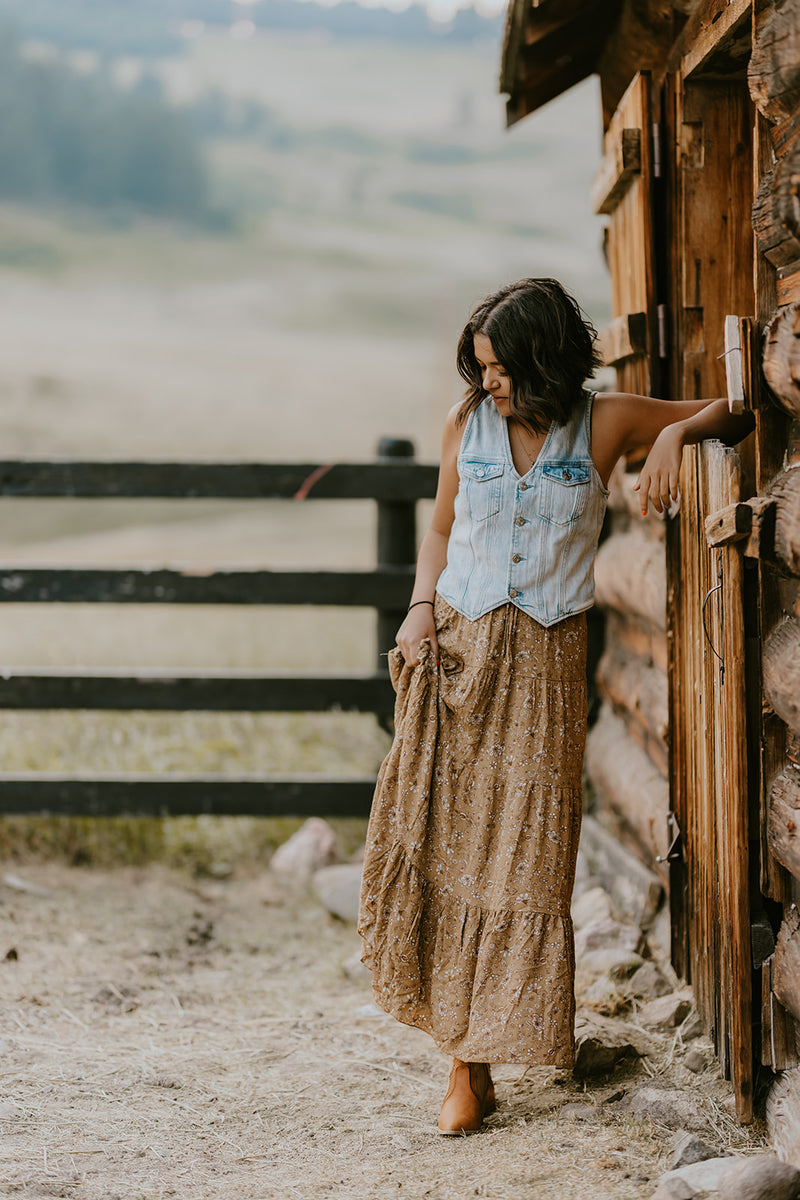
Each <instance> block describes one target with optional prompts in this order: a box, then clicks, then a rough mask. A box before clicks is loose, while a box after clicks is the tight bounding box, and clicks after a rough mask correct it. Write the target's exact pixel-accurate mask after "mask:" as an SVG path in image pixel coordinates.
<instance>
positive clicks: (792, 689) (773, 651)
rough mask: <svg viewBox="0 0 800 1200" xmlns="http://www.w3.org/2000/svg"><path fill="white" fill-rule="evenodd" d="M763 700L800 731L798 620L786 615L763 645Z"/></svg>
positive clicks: (793, 728)
mask: <svg viewBox="0 0 800 1200" xmlns="http://www.w3.org/2000/svg"><path fill="white" fill-rule="evenodd" d="M763 671H764V699H765V700H766V702H767V704H769V706H770V708H771V709H772V711H773V712H775V713H777V715H778V716H779V717H780V719H781V720H782V721H785V722H786V724H787V725H788V726H789V728H790V729H792V730H794V731H795V732H796V733H797V732H800V621H797V620H796V619H795V618H793V617H788V618H787V619H786V620H785V621H782V622H781V624H780V625H778V627H777V628H776V629H775V630H774V632H773V633H771V634H770V636H769V637H768V638H767V641H766V642H765V644H764V656H763Z"/></svg>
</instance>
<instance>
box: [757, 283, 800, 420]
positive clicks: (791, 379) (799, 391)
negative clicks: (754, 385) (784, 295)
mask: <svg viewBox="0 0 800 1200" xmlns="http://www.w3.org/2000/svg"><path fill="white" fill-rule="evenodd" d="M762 369H763V371H764V378H765V379H766V381H767V383H768V384H769V386H770V389H771V391H772V394H773V396H774V398H775V400H776V401H777V403H778V404H779V405H780V407H781V408H784V409H785V410H786V412H788V413H790V414H791V415H792V416H793V417H798V416H800V304H790V305H788V306H787V307H786V308H782V309H780V310H779V311H778V312H777V313H776V314H775V316H774V317H773V318H772V320H771V321H770V323H769V325H767V328H766V329H765V330H764V359H763V362H762Z"/></svg>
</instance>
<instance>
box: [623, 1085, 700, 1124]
mask: <svg viewBox="0 0 800 1200" xmlns="http://www.w3.org/2000/svg"><path fill="white" fill-rule="evenodd" d="M623 1105H624V1107H625V1108H627V1109H628V1110H629V1111H630V1113H631V1114H632V1116H634V1117H636V1118H637V1120H640V1121H643V1120H645V1118H647V1119H649V1120H650V1121H652V1123H653V1124H654V1125H655V1126H657V1127H661V1128H662V1129H688V1130H691V1131H692V1132H693V1133H704V1132H705V1131H706V1130H707V1129H708V1118H707V1116H706V1112H705V1107H704V1104H703V1100H702V1098H701V1097H699V1096H694V1095H692V1094H691V1093H689V1092H684V1091H681V1090H680V1089H679V1088H672V1087H661V1086H659V1085H658V1084H657V1083H655V1082H653V1081H650V1082H649V1083H642V1084H639V1086H638V1087H635V1088H634V1089H633V1090H632V1091H631V1092H629V1093H628V1095H627V1096H626V1097H625V1100H624V1101H623Z"/></svg>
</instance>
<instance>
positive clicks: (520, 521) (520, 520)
mask: <svg viewBox="0 0 800 1200" xmlns="http://www.w3.org/2000/svg"><path fill="white" fill-rule="evenodd" d="M514 524H515V525H524V524H525V518H524V517H517V519H516V521H515V522H514Z"/></svg>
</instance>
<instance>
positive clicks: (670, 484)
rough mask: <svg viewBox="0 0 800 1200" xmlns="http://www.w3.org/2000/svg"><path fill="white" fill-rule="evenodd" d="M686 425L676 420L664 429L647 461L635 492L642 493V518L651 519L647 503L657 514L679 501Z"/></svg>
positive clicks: (640, 494)
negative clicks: (679, 482)
mask: <svg viewBox="0 0 800 1200" xmlns="http://www.w3.org/2000/svg"><path fill="white" fill-rule="evenodd" d="M683 445H684V440H683V429H682V423H681V422H680V421H676V422H675V424H673V425H668V426H667V427H666V429H662V431H661V433H660V434H659V435H658V437H657V438H656V440H655V441H654V442H653V445H652V447H651V449H650V453H649V454H648V456H647V458H646V459H645V462H644V466H643V467H642V469H641V471H640V472H639V478H638V479H637V480H636V483H635V484H634V485H633V490H634V491H635V492H638V493H639V499H640V501H641V505H642V516H643V517H646V516H647V502H648V500H649V501H650V503H651V504H652V506H653V508H654V509H655V511H656V512H657V513H661V512H663V510H664V509H665V508H669V506H670V503H671V502H672V501H673V500H677V499H678V476H679V474H680V469H681V456H682V454H683Z"/></svg>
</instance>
